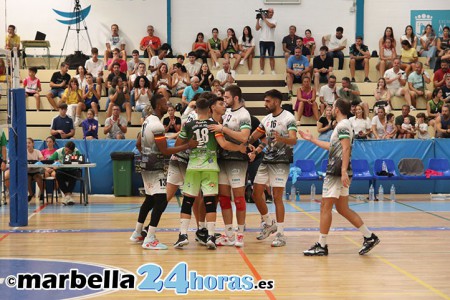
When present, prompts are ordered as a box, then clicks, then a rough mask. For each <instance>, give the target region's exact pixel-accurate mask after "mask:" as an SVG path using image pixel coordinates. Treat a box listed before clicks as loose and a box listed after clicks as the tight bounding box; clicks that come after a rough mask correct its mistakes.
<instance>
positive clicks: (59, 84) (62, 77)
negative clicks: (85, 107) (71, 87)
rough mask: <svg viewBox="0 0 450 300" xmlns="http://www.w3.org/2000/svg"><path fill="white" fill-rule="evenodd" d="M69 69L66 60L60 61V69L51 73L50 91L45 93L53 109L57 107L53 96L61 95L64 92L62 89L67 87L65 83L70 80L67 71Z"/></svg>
mask: <svg viewBox="0 0 450 300" xmlns="http://www.w3.org/2000/svg"><path fill="white" fill-rule="evenodd" d="M68 71H69V64H68V63H66V62H63V63H61V67H60V70H59V71H58V72H55V73H53V75H52V78H51V79H50V88H51V90H50V92H49V93H48V94H47V99H48V102H50V105H51V106H52V107H53V108H54V109H58V105H56V102H55V99H53V98H55V97H59V98H61V97H62V94H63V93H64V89H65V88H66V87H67V84H68V83H69V81H70V75H69V74H68V73H67V72H68Z"/></svg>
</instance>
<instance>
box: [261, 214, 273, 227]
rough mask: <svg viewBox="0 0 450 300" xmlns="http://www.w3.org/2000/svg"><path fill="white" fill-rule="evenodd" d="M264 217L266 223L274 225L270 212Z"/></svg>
mask: <svg viewBox="0 0 450 300" xmlns="http://www.w3.org/2000/svg"><path fill="white" fill-rule="evenodd" d="M262 219H263V221H264V223H266V224H267V225H272V218H271V217H270V214H269V213H267V214H266V215H264V216H262Z"/></svg>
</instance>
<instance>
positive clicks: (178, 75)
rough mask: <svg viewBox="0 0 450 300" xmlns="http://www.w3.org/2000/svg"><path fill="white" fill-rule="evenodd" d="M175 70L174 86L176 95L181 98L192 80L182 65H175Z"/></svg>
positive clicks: (173, 75)
mask: <svg viewBox="0 0 450 300" xmlns="http://www.w3.org/2000/svg"><path fill="white" fill-rule="evenodd" d="M173 70H174V73H173V74H172V86H174V87H175V93H176V94H175V95H176V96H177V97H180V98H181V96H182V95H183V92H184V89H185V88H186V87H187V86H189V85H190V84H191V78H190V76H189V74H188V73H187V70H186V67H185V66H183V65H182V64H180V63H176V64H174V65H173Z"/></svg>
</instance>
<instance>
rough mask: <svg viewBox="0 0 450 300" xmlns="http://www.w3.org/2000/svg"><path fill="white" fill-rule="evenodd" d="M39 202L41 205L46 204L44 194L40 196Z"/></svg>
mask: <svg viewBox="0 0 450 300" xmlns="http://www.w3.org/2000/svg"><path fill="white" fill-rule="evenodd" d="M39 201H40V202H41V203H44V193H42V194H41V195H40V196H39Z"/></svg>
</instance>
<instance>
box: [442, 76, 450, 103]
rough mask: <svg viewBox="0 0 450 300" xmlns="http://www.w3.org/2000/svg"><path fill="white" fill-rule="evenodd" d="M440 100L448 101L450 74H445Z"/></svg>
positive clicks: (449, 98) (449, 95)
mask: <svg viewBox="0 0 450 300" xmlns="http://www.w3.org/2000/svg"><path fill="white" fill-rule="evenodd" d="M442 98H443V99H442V100H444V101H445V102H446V103H450V74H446V75H445V85H444V86H443V87H442Z"/></svg>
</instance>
